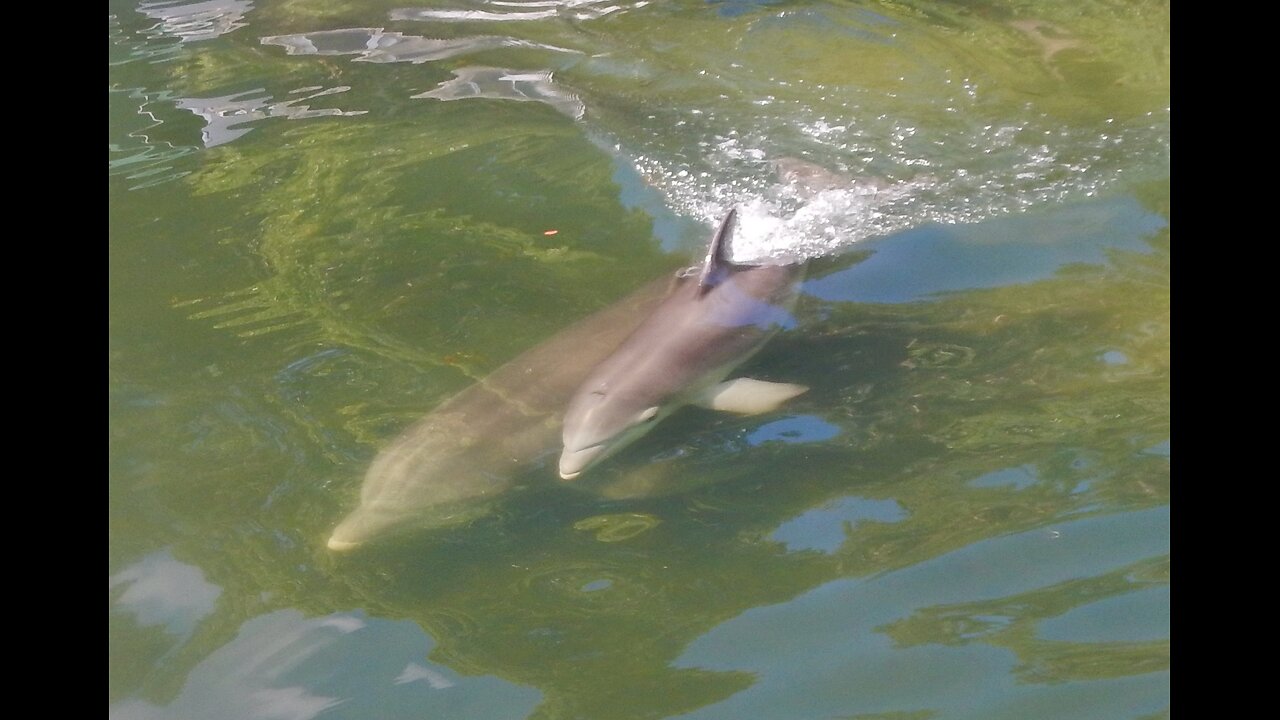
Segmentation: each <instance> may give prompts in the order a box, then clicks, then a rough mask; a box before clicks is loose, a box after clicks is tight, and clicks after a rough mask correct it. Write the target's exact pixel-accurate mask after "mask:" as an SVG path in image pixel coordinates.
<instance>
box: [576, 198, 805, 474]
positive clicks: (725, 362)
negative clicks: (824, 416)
mask: <svg viewBox="0 0 1280 720" xmlns="http://www.w3.org/2000/svg"><path fill="white" fill-rule="evenodd" d="M734 218H735V211H734V210H730V211H729V213H728V215H726V216H725V218H724V220H723V221H722V222H721V223H720V227H719V229H718V230H717V231H716V234H715V235H714V236H713V237H712V239H711V244H710V246H709V248H708V250H707V257H706V260H705V262H704V263H703V266H702V268H701V271H700V272H698V273H697V275H696V277H695V276H694V273H693V272H692V271H694V270H697V269H696V268H691V269H690V272H686V273H685V277H683V278H681V279H680V280H679V281H678V283H679V284H678V285H677V286H676V287H675V289H674V290H673V291H672V292H671V293H670V294H669V295H668V296H667V297H666V298H665V299H664V300H663V301H662V303H661V304H660V305H658V307H657V308H656V309H654V311H653V312H652V314H650V315H649V317H648V318H646V319H645V320H644V322H642V323H641V324H640V325H639V327H637V328H636V329H635V331H634V332H633V333H631V335H630V336H628V337H627V339H626V340H624V341H623V342H622V344H621V345H619V346H618V348H617V350H615V351H614V352H613V353H612V354H611V355H609V356H608V358H606V359H604V360H603V361H602V362H600V364H599V365H597V366H596V368H595V369H594V370H593V371H592V372H591V374H590V375H588V376H587V379H586V380H585V382H583V384H582V386H581V387H579V388H578V390H577V392H576V393H574V395H573V398H572V399H571V400H570V401H569V406H568V408H567V409H566V410H565V416H564V430H563V434H562V440H563V442H564V451H563V454H561V456H560V477H562V478H564V479H565V480H572V479H574V478H576V477H578V476H579V475H580V474H582V472H583V471H584V470H586V469H587V468H588V467H590V466H592V465H594V464H595V463H598V462H599V461H601V460H603V459H604V458H605V457H608V456H609V455H611V454H613V453H614V452H616V451H617V450H619V449H620V448H622V447H624V446H625V445H627V444H629V443H631V442H632V441H634V440H635V439H637V438H639V437H640V436H641V435H643V434H645V433H646V432H648V431H649V430H650V429H651V428H653V426H654V425H656V424H657V423H658V422H659V421H661V420H662V419H663V418H664V417H666V416H667V415H670V414H671V413H672V412H674V411H675V410H676V409H677V408H679V407H681V406H682V405H686V404H696V405H702V406H704V407H709V408H712V409H716V410H726V411H729V412H737V413H743V414H755V413H762V412H767V411H769V410H772V409H774V408H776V407H777V406H778V405H780V404H782V403H783V402H785V401H787V400H789V399H791V398H793V397H795V396H797V395H799V394H801V393H803V392H805V391H806V390H808V388H807V387H805V386H803V385H792V384H789V383H775V382H765V381H762V380H753V379H751V378H738V379H735V380H729V381H727V382H725V381H724V380H725V378H726V377H727V376H728V375H729V373H731V372H733V370H734V369H735V368H737V367H738V366H739V365H741V364H742V363H743V362H745V361H746V360H747V358H749V357H751V355H753V354H754V353H755V352H756V351H757V350H759V349H760V347H761V346H763V345H764V343H765V341H767V340H768V339H769V338H770V337H771V336H772V335H773V334H774V333H775V332H777V331H778V329H780V328H782V327H785V326H788V325H794V320H793V319H792V317H791V312H790V311H791V308H792V306H793V305H794V304H795V299H796V294H797V292H798V287H799V284H800V280H801V277H802V276H803V274H804V268H805V265H804V263H792V264H789V265H735V264H733V263H730V262H729V261H728V260H727V259H726V255H725V242H726V240H727V239H728V236H729V234H730V233H731V232H732V229H733V223H734Z"/></svg>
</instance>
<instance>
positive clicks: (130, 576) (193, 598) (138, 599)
mask: <svg viewBox="0 0 1280 720" xmlns="http://www.w3.org/2000/svg"><path fill="white" fill-rule="evenodd" d="M107 586H108V588H109V589H110V590H112V591H119V593H120V594H119V596H118V597H117V598H116V599H115V602H114V605H115V606H116V607H117V608H119V609H121V610H124V611H126V612H128V613H130V614H131V615H133V616H134V620H135V621H136V622H137V623H138V625H141V626H143V627H148V626H154V625H162V626H164V629H165V632H167V633H169V634H170V635H176V636H179V637H184V638H185V637H190V635H191V633H192V632H193V631H194V630H195V628H196V625H197V623H199V622H200V620H202V619H203V618H204V617H205V616H207V615H208V614H209V613H211V612H213V608H214V604H215V603H216V602H217V601H218V597H219V596H220V595H222V588H220V587H218V586H217V585H214V584H213V583H211V582H209V581H208V580H206V579H205V577H204V572H203V571H201V570H200V568H198V567H196V566H194V565H188V564H186V563H184V562H180V561H179V560H177V559H175V558H174V557H173V555H172V554H170V553H169V551H168V550H161V551H160V552H156V553H152V554H150V555H147V556H146V557H144V558H142V559H141V560H139V561H138V562H136V563H134V564H132V565H130V566H129V567H127V568H125V569H124V570H121V571H120V572H118V573H116V574H115V575H112V576H111V577H110V578H108V579H107Z"/></svg>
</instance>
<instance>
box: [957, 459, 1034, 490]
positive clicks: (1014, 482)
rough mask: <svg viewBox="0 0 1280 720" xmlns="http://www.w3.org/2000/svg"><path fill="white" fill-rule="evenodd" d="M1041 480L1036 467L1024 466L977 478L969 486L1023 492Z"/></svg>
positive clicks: (997, 471)
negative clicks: (1005, 488)
mask: <svg viewBox="0 0 1280 720" xmlns="http://www.w3.org/2000/svg"><path fill="white" fill-rule="evenodd" d="M1039 480H1040V477H1039V475H1038V474H1037V473H1036V468H1035V466H1034V465H1022V466H1019V467H1013V468H1005V469H1003V470H996V471H994V472H989V473H987V474H985V475H982V476H979V477H976V478H974V479H972V480H970V481H969V486H970V487H979V488H991V487H1009V488H1012V489H1014V490H1022V489H1024V488H1028V487H1031V486H1032V485H1034V484H1036V482H1038V481H1039Z"/></svg>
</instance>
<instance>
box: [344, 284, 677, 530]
mask: <svg viewBox="0 0 1280 720" xmlns="http://www.w3.org/2000/svg"><path fill="white" fill-rule="evenodd" d="M672 282H673V281H672V278H671V277H670V275H664V276H663V277H661V278H658V279H657V280H654V281H651V282H650V283H648V284H647V285H644V286H643V287H641V288H640V289H639V290H637V291H636V292H634V293H632V294H631V295H630V296H628V297H626V298H624V299H623V300H621V301H619V302H617V303H615V304H613V305H611V306H609V307H607V308H605V309H603V310H600V311H599V312H597V313H595V314H593V315H590V316H588V317H587V318H585V319H583V320H581V321H579V322H578V323H576V324H574V325H572V326H570V327H569V328H566V329H565V330H562V331H561V332H559V333H557V334H556V335H554V336H553V337H552V338H551V339H549V340H547V341H545V342H543V343H542V344H541V345H538V346H536V347H534V348H533V349H531V350H528V351H526V352H525V353H523V354H522V355H520V356H518V357H517V358H515V359H514V360H512V361H510V362H508V363H507V364H506V365H503V366H502V367H500V368H498V369H497V370H495V371H494V372H493V373H491V374H490V375H488V376H486V377H485V378H484V379H483V380H481V381H479V382H477V383H476V384H474V385H472V386H471V387H468V388H467V389H465V390H463V391H462V392H460V393H458V394H457V395H454V396H453V397H451V398H449V399H448V400H446V401H444V402H443V403H442V404H441V405H440V406H439V407H437V408H436V409H435V410H433V411H432V412H430V413H429V414H428V415H427V416H426V417H424V418H422V419H421V420H419V421H418V422H416V423H414V424H413V425H411V426H410V427H409V428H408V429H406V430H405V431H404V432H403V433H401V434H400V436H399V437H397V438H396V439H395V440H393V441H392V442H391V443H390V444H389V445H388V446H387V447H385V448H384V449H383V450H382V451H381V452H379V453H378V455H377V456H376V457H375V458H374V460H373V463H372V464H371V465H370V466H369V469H368V471H366V473H365V476H364V484H363V485H362V486H361V488H360V502H359V505H358V506H357V507H356V509H355V510H353V511H352V512H351V513H350V514H349V515H347V517H346V518H345V519H343V520H342V521H341V522H340V523H339V524H338V526H337V527H336V528H334V530H333V533H332V534H331V535H330V536H329V541H328V547H329V549H330V550H335V551H346V550H352V549H354V548H357V547H359V546H360V545H363V544H365V543H367V542H369V541H371V540H376V539H382V538H384V537H387V536H390V535H394V534H398V533H400V532H403V531H407V530H412V529H417V528H423V527H431V526H434V527H441V526H445V525H451V524H457V523H459V522H463V521H465V520H467V519H469V518H472V517H474V516H475V515H476V514H478V513H479V512H481V511H482V510H483V509H484V505H485V503H484V502H483V501H484V500H486V499H488V498H492V497H494V496H497V495H498V494H500V493H503V492H505V491H507V490H509V489H510V488H511V487H513V486H514V485H515V483H516V481H517V479H518V478H519V476H520V474H521V473H523V472H525V471H528V470H529V469H530V468H532V467H533V466H535V465H536V462H537V460H539V459H540V458H541V457H543V456H544V455H545V454H547V453H548V452H549V451H551V452H554V450H555V448H556V441H557V439H558V438H559V435H560V418H561V415H562V413H563V412H564V407H565V405H566V404H567V403H568V401H569V398H570V396H571V395H572V394H573V392H574V390H575V389H577V387H578V386H579V385H580V384H582V380H583V378H585V377H586V375H587V373H588V372H590V371H591V369H592V367H594V366H595V365H596V364H597V363H599V362H600V361H601V360H603V359H605V357H607V356H608V355H609V353H610V352H612V351H613V350H614V349H615V348H616V347H617V346H618V344H619V343H621V342H622V341H623V339H625V338H626V337H627V335H628V334H629V333H631V331H632V330H634V329H635V328H636V327H637V326H638V325H639V324H640V322H641V321H643V320H644V318H645V317H646V316H647V315H648V313H649V312H650V311H651V310H652V309H653V308H654V307H656V306H657V304H658V303H659V302H660V301H661V300H662V298H663V297H664V295H666V294H667V292H669V290H670V288H671V285H672Z"/></svg>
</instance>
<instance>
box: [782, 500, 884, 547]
mask: <svg viewBox="0 0 1280 720" xmlns="http://www.w3.org/2000/svg"><path fill="white" fill-rule="evenodd" d="M906 517H907V511H906V510H904V509H903V507H902V506H901V505H899V504H898V501H896V500H875V499H872V498H863V497H857V496H849V497H845V498H840V499H839V500H835V501H832V502H829V503H827V504H826V505H824V506H822V507H820V508H814V509H813V510H809V511H807V512H805V513H803V514H801V515H799V516H797V517H794V518H792V519H790V520H788V521H786V522H784V523H782V524H781V525H779V526H778V529H777V530H774V531H773V535H772V536H770V537H772V538H773V539H774V540H777V541H779V542H782V543H784V544H785V545H786V546H787V549H788V550H791V551H793V552H794V551H797V550H821V551H822V552H827V553H831V552H835V551H836V550H838V549H839V548H840V546H841V545H843V544H844V541H845V538H847V537H848V535H849V533H850V532H852V531H853V529H854V528H855V527H857V526H858V524H859V523H863V522H880V523H894V522H899V521H901V520H905V519H906Z"/></svg>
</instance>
